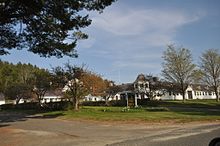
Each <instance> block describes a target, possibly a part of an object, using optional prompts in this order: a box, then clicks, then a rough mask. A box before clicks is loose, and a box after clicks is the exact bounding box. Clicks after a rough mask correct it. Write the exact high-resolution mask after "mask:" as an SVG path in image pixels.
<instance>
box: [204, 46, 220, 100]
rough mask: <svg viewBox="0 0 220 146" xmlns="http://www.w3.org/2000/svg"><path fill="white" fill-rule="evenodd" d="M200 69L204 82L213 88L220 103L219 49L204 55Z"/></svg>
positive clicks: (211, 50)
mask: <svg viewBox="0 0 220 146" xmlns="http://www.w3.org/2000/svg"><path fill="white" fill-rule="evenodd" d="M200 68H201V70H202V73H203V77H204V81H205V83H207V84H208V85H209V86H210V87H212V88H213V90H214V92H215V95H216V101H219V91H218V89H219V87H220V53H219V50H217V49H209V50H207V51H206V52H204V53H203V54H202V57H201V63H200Z"/></svg>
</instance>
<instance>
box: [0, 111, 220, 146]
mask: <svg viewBox="0 0 220 146" xmlns="http://www.w3.org/2000/svg"><path fill="white" fill-rule="evenodd" d="M216 130H217V131H219V130H220V123H219V122H212V123H204V122H202V123H199V122H196V123H188V124H173V123H138V122H136V123H132V124H129V123H125V122H123V123H120V122H95V121H79V120H74V121H68V120H62V119H58V118H56V117H43V116H41V115H25V114H21V113H19V114H18V113H13V112H9V113H7V112H0V139H1V142H0V146H73V145H74V146H77V145H78V146H104V145H118V146H120V145H145V144H146V143H152V142H155V141H167V140H172V139H175V140H177V139H178V138H186V137H190V136H195V135H199V134H201V133H202V134H205V133H209V132H212V131H216ZM211 139H212V137H210V138H209V139H207V140H206V141H207V143H206V144H208V142H209V141H210V140H211Z"/></svg>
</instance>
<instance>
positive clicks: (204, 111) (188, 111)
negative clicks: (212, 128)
mask: <svg viewBox="0 0 220 146" xmlns="http://www.w3.org/2000/svg"><path fill="white" fill-rule="evenodd" d="M169 110H170V111H172V112H175V113H178V114H183V115H191V116H207V117H208V116H219V119H220V109H214V108H211V109H209V108H198V107H169Z"/></svg>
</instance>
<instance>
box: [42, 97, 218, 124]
mask: <svg viewBox="0 0 220 146" xmlns="http://www.w3.org/2000/svg"><path fill="white" fill-rule="evenodd" d="M44 115H45V116H52V115H54V116H55V115H62V118H64V119H84V120H98V121H143V122H162V121H175V122H190V121H216V120H220V103H217V102H216V101H215V100H191V101H186V102H185V103H182V101H150V102H149V103H148V104H147V105H144V106H141V107H139V108H134V109H128V108H126V107H98V106H96V107H95V106H82V107H81V109H80V111H78V112H74V111H55V112H49V113H45V114H44Z"/></svg>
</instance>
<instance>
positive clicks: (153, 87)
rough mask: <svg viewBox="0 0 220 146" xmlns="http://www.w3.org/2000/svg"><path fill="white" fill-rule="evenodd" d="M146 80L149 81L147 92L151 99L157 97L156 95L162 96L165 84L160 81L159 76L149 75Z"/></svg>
mask: <svg viewBox="0 0 220 146" xmlns="http://www.w3.org/2000/svg"><path fill="white" fill-rule="evenodd" d="M146 80H147V81H148V82H149V91H147V93H146V94H147V96H148V97H149V98H150V100H153V99H155V97H156V96H162V95H163V94H164V92H165V91H164V84H163V82H161V81H159V78H158V77H154V76H153V75H147V76H146Z"/></svg>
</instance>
